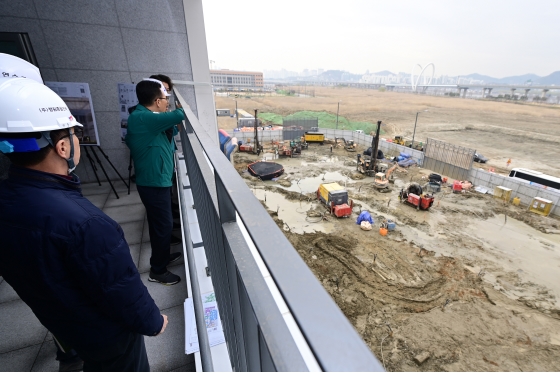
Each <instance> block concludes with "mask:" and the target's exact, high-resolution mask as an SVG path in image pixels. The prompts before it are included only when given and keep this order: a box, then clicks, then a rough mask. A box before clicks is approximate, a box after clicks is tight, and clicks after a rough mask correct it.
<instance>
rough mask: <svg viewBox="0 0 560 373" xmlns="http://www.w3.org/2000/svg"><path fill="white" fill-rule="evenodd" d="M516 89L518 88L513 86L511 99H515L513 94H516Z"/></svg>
mask: <svg viewBox="0 0 560 373" xmlns="http://www.w3.org/2000/svg"><path fill="white" fill-rule="evenodd" d="M516 89H517V88H512V89H511V99H512V100H513V95H514V94H515V90H516Z"/></svg>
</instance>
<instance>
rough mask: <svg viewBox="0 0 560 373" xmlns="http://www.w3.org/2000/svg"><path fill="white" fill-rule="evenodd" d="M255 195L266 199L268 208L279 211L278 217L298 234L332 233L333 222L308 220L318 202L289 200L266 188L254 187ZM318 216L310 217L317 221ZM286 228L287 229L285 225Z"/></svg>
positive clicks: (261, 199) (260, 198) (263, 199)
mask: <svg viewBox="0 0 560 373" xmlns="http://www.w3.org/2000/svg"><path fill="white" fill-rule="evenodd" d="M252 190H253V193H254V194H255V197H257V198H258V199H259V200H260V201H264V202H265V204H266V206H267V208H268V209H269V210H271V211H278V218H279V219H282V220H283V221H284V222H285V223H286V224H288V226H289V227H290V229H291V231H292V232H294V233H298V234H303V233H312V232H315V231H319V232H324V233H331V232H333V231H334V227H335V225H334V224H333V223H332V222H326V221H322V222H318V223H311V222H309V221H307V220H306V217H307V211H308V210H309V209H310V208H312V207H313V206H315V205H316V204H317V202H315V203H313V202H307V201H301V202H300V201H289V200H287V199H286V198H285V197H284V196H283V195H282V194H280V193H275V192H271V191H269V190H264V189H252ZM317 219H318V218H310V220H311V221H315V220H317ZM284 229H287V228H286V227H285V226H284Z"/></svg>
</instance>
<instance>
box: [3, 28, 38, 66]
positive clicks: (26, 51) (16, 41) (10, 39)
mask: <svg viewBox="0 0 560 373" xmlns="http://www.w3.org/2000/svg"><path fill="white" fill-rule="evenodd" d="M0 53H6V54H11V55H12V56H16V57H19V58H21V59H24V60H26V61H28V62H31V63H32V64H33V65H35V66H37V67H39V64H38V63H37V58H36V57H35V52H33V47H31V40H30V39H29V34H27V33H19V32H0Z"/></svg>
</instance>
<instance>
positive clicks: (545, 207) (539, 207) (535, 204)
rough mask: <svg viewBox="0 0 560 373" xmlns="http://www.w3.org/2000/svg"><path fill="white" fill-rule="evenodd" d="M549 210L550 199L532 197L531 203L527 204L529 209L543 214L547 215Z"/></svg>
mask: <svg viewBox="0 0 560 373" xmlns="http://www.w3.org/2000/svg"><path fill="white" fill-rule="evenodd" d="M551 210H552V201H549V200H548V199H544V198H540V197H535V198H533V200H532V201H531V204H530V205H529V211H531V212H534V213H535V214H539V215H543V216H548V214H550V211H551Z"/></svg>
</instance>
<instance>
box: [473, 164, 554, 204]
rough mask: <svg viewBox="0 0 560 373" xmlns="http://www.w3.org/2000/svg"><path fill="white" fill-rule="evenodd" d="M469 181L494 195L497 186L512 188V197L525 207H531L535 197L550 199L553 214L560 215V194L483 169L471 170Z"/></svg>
mask: <svg viewBox="0 0 560 373" xmlns="http://www.w3.org/2000/svg"><path fill="white" fill-rule="evenodd" d="M469 181H470V182H471V183H473V185H474V186H477V185H482V186H485V187H487V188H489V189H491V192H492V193H493V192H494V188H495V187H497V186H503V187H506V188H510V189H511V190H512V195H511V197H512V198H515V197H519V199H521V203H522V204H524V205H529V204H530V203H531V201H532V200H533V198H534V197H541V198H544V199H548V200H550V201H552V204H553V206H554V207H553V208H552V211H551V214H554V215H560V192H557V191H554V190H551V189H545V188H542V187H540V186H536V185H530V184H528V183H525V182H523V181H520V180H518V179H515V178H512V177H509V176H504V175H499V174H495V173H493V172H488V171H485V170H483V169H481V168H471V171H470V173H469Z"/></svg>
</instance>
